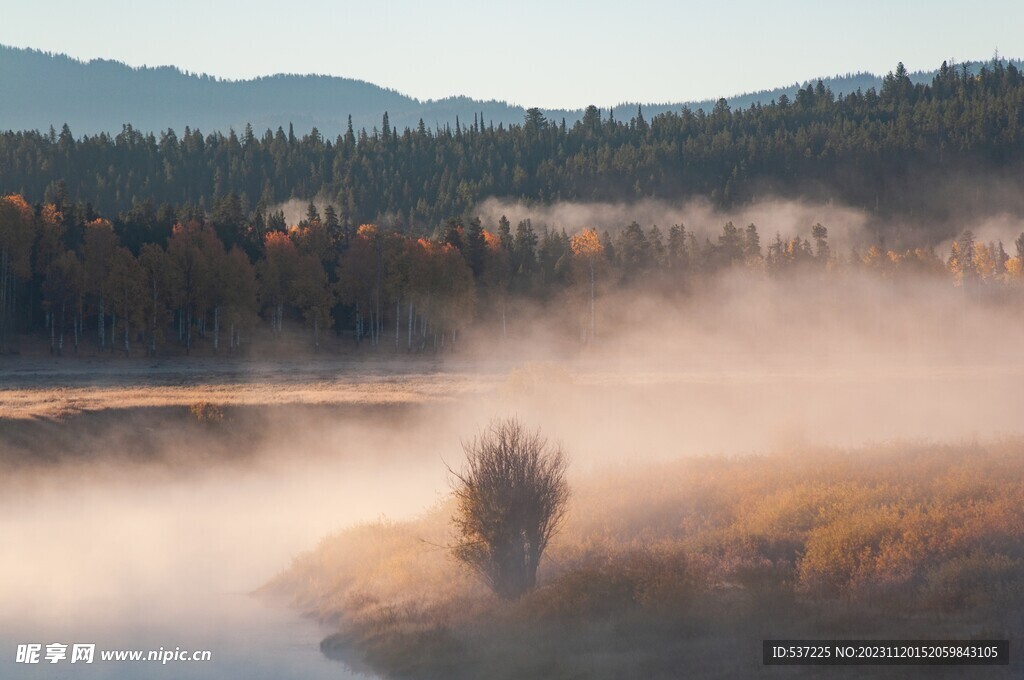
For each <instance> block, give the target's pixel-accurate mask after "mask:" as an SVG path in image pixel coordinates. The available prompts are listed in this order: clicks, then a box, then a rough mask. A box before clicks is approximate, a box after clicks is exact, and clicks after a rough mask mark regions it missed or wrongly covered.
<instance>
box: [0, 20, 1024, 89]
mask: <svg viewBox="0 0 1024 680" xmlns="http://www.w3.org/2000/svg"><path fill="white" fill-rule="evenodd" d="M4 5H5V6H4V7H3V20H2V21H0V43H2V44H6V45H13V46H16V47H33V48H36V49H42V50H46V51H51V52H59V53H64V54H68V55H71V56H73V57H77V58H80V59H91V58H106V59H116V60H118V61H123V62H126V63H128V64H130V65H132V66H141V65H149V66H158V65H174V66H178V67H180V68H182V69H185V70H188V71H192V72H199V73H209V74H212V75H216V76H220V77H223V78H232V79H242V78H251V77H254V76H260V75H269V74H273V73H323V74H329V75H337V76H345V77H349V78H358V79H361V80H366V81H369V82H372V83H376V84H378V85H382V86H384V87H389V88H393V89H395V90H398V91H400V92H402V93H405V94H409V95H412V96H414V97H417V98H420V99H431V98H440V97H445V96H449V95H466V96H470V97H473V98H476V99H498V100H504V101H508V102H511V103H515V104H521V105H525V106H539V107H542V108H579V107H582V106H586V105H588V104H597V105H599V106H609V105H613V104H618V103H621V102H645V103H659V102H680V101H693V100H703V99H710V98H717V97H721V96H729V95H733V94H740V93H743V92H749V91H753V90H761V89H768V88H772V87H776V86H779V85H786V84H791V83H793V82H796V81H804V80H807V79H810V78H814V77H818V76H829V75H836V74H845V73H849V72H856V71H872V72H875V73H885V72H887V71H889V70H891V69H893V68H894V67H895V65H896V63H897V62H899V61H903V62H904V63H905V64H906V65H907V67H908V68H909V69H910V70H911V71H914V70H930V69H933V68H937V67H938V65H939V64H941V63H942V61H943V60H950V59H955V60H957V61H965V60H973V59H987V58H990V57H991V56H992V55H993V54H994V53H995V51H996V50H998V51H999V53H1000V54H1001V55H1003V56H1006V57H1024V31H1021V30H1020V27H1021V26H1024V2H1021V1H1020V0H1015V1H1013V2H974V3H964V2H962V1H957V2H953V1H952V0H930V1H929V2H905V1H904V2H901V1H900V0H860V2H857V3H852V2H840V1H838V0H818V1H816V2H811V1H806V0H773V1H771V2H768V1H766V0H737V1H734V2H724V1H719V2H713V1H711V0H702V1H701V2H689V1H688V0H676V1H675V2H673V1H671V0H632V1H629V2H622V1H621V0H620V1H618V2H612V1H610V0H588V1H586V2H584V1H582V0H563V1H558V0H548V1H547V2H544V1H539V0H516V2H514V3H509V2H505V3H489V2H480V0H474V1H469V0H433V1H432V2H423V1H419V2H413V1H411V0H373V2H359V3H353V2H344V1H334V2H332V1H330V0H290V1H289V2H267V1H265V0H248V1H246V2H240V1H238V0H218V1H217V2H210V0H175V1H174V2H166V0H163V1H161V2H149V1H148V0H90V1H88V2H83V1H82V0H48V1H47V2H46V3H42V4H40V3H34V2H31V1H30V0H4Z"/></svg>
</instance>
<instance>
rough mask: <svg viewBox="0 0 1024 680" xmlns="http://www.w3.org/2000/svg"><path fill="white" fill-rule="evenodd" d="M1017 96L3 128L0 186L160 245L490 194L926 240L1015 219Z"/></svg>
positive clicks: (962, 80) (1007, 77)
mask: <svg viewBox="0 0 1024 680" xmlns="http://www.w3.org/2000/svg"><path fill="white" fill-rule="evenodd" d="M1022 101H1024V78H1022V75H1021V71H1020V70H1019V69H1018V68H1017V67H1016V66H1014V65H1013V64H1012V63H1011V64H1009V65H1004V64H1003V63H1002V62H994V63H993V64H991V65H990V66H989V67H986V68H983V69H981V70H980V72H979V74H978V75H972V74H971V73H970V72H969V70H968V69H966V68H959V67H953V66H948V65H943V67H942V68H941V69H940V70H939V72H938V73H937V75H936V76H935V78H934V79H933V80H932V81H931V82H930V83H929V84H916V85H915V84H914V83H913V82H912V81H911V79H910V77H909V75H908V74H907V72H906V70H905V69H903V68H902V66H901V67H899V68H897V69H896V71H895V72H893V73H890V74H889V75H888V76H887V77H886V78H885V79H884V82H883V84H882V87H881V89H880V90H879V91H877V92H876V91H875V90H874V89H868V90H867V91H862V92H854V93H852V94H849V95H846V96H842V97H837V96H835V95H834V94H833V93H832V92H830V91H829V89H828V88H826V87H825V86H824V85H823V84H821V83H818V84H816V85H813V86H808V87H806V88H804V89H801V90H800V91H798V92H797V94H796V96H795V97H794V98H792V99H790V98H788V97H785V96H783V97H780V98H779V100H778V101H776V102H774V103H771V104H768V105H765V106H760V105H755V106H752V107H751V108H748V109H743V110H732V109H731V108H730V107H729V105H728V103H727V102H725V100H722V101H720V102H719V103H718V105H716V106H715V107H714V109H713V110H711V111H709V112H703V111H696V112H695V111H692V110H689V109H683V110H682V111H680V112H668V113H663V114H660V115H656V116H653V117H648V116H647V115H646V114H644V112H643V111H642V110H638V111H636V112H635V114H634V115H633V116H632V117H631V118H630V119H629V120H622V119H619V118H612V117H611V116H609V115H607V114H604V113H602V111H601V110H599V109H597V108H594V107H591V108H589V109H587V111H586V112H585V113H584V115H583V118H582V119H581V120H580V121H578V122H577V123H575V124H572V125H569V124H567V123H564V122H563V121H559V120H551V119H549V118H548V117H546V116H545V115H544V114H543V113H542V112H541V111H539V110H537V109H530V110H529V111H528V112H527V113H526V116H525V120H524V121H523V123H522V124H516V125H510V126H504V125H501V124H499V125H496V126H495V125H492V124H490V123H486V124H485V123H482V122H481V118H480V117H479V116H477V117H475V118H474V119H473V120H470V121H464V122H461V121H460V123H459V124H457V125H455V126H450V127H447V126H446V127H445V128H443V129H441V130H433V129H431V128H430V127H429V126H425V125H420V126H417V127H416V128H412V129H409V128H406V129H404V130H399V129H398V128H397V127H396V126H393V125H392V124H391V122H390V119H389V117H388V115H387V114H385V115H384V116H382V120H381V123H380V126H379V127H377V128H375V129H374V130H373V131H371V132H366V131H365V130H358V131H357V130H356V129H355V128H350V129H349V130H348V131H347V132H346V133H345V134H343V135H339V136H337V137H336V138H326V137H325V136H324V135H322V134H320V133H319V132H318V131H317V130H316V129H313V130H312V131H309V132H307V133H305V134H302V135H301V136H300V135H298V134H296V133H295V132H294V131H293V130H291V129H289V130H285V129H281V128H279V129H277V130H276V131H271V130H267V131H265V132H263V133H259V132H257V131H255V130H254V129H252V128H251V127H247V128H245V129H244V130H242V131H241V132H240V133H239V134H235V133H234V132H230V133H229V134H227V135H224V134H220V133H215V134H210V135H205V136H204V135H203V133H202V132H200V131H199V130H193V129H190V128H185V129H184V130H183V131H182V132H181V134H180V136H179V134H178V133H177V132H175V131H171V130H167V131H165V132H163V133H161V134H160V135H159V136H157V135H152V134H144V133H142V132H140V131H139V130H136V129H133V128H131V127H130V126H126V127H125V128H124V130H123V131H122V132H121V133H120V134H117V135H114V136H108V135H105V134H103V135H97V136H85V137H80V138H76V137H75V136H74V135H73V134H72V132H71V131H70V130H69V129H68V128H64V129H63V130H62V131H60V132H57V131H53V130H51V131H49V132H48V133H36V132H27V133H25V132H7V133H4V134H2V135H0V191H3V192H8V193H10V192H17V193H21V194H23V195H24V196H26V197H27V198H28V199H29V200H31V201H43V200H45V201H48V202H52V201H57V202H61V203H62V204H63V203H67V202H72V203H75V202H84V203H88V204H90V205H91V206H92V207H93V208H95V209H97V210H99V211H101V212H102V213H104V214H105V215H109V216H111V217H112V218H114V217H116V216H118V215H119V214H124V217H121V218H120V219H122V221H125V222H131V221H133V220H134V221H136V222H137V221H139V220H141V221H142V222H144V223H145V224H143V227H144V228H154V225H156V224H158V223H159V224H161V225H162V226H161V227H160V228H161V229H163V231H164V234H165V235H166V231H167V229H168V228H169V226H170V222H171V221H173V218H171V217H169V216H170V215H172V214H173V215H176V216H178V217H180V216H181V214H182V210H183V208H186V209H188V210H189V214H195V213H196V212H198V213H199V214H212V215H213V216H214V220H215V221H218V220H219V221H227V222H230V223H232V224H243V223H245V224H251V225H253V226H254V227H255V228H256V229H257V231H260V230H262V229H263V228H264V225H265V223H266V220H267V219H268V211H269V209H270V208H271V207H272V206H274V205H276V204H278V203H279V202H281V201H284V200H287V199H289V198H293V197H296V198H299V199H302V200H308V199H311V198H313V197H318V198H320V199H322V200H326V201H327V202H331V203H333V204H334V206H335V207H336V210H337V213H338V218H339V221H340V222H341V224H343V225H346V226H349V227H355V226H358V225H359V224H362V223H367V222H379V223H387V224H388V225H394V226H395V227H396V228H398V229H400V230H402V231H404V232H406V233H414V234H426V233H433V231H434V230H435V229H436V228H437V226H438V225H439V224H441V223H442V222H443V221H444V220H445V219H447V218H449V217H452V216H465V215H469V214H470V213H472V211H473V209H474V206H476V205H477V203H478V202H479V201H481V200H482V199H484V198H487V197H491V196H497V197H508V198H513V199H523V200H526V201H539V202H550V201H557V200H579V201H588V200H602V201H627V202H628V201H633V200H636V199H641V198H645V197H654V198H660V199H666V200H672V201H678V200H683V199H687V198H691V197H695V196H708V197H710V198H711V199H712V201H713V202H714V203H716V204H717V205H720V206H728V205H735V204H738V203H744V202H747V201H749V200H751V199H752V198H754V197H758V196H765V195H782V196H802V197H805V196H810V197H812V198H815V199H821V200H834V201H837V202H841V203H846V204H849V205H852V206H855V207H859V208H864V209H866V210H870V211H872V213H873V214H876V215H880V216H897V217H899V218H901V219H909V220H913V221H916V222H918V223H920V224H922V225H923V226H924V228H925V231H926V232H927V231H928V230H931V232H932V234H931V235H932V237H933V238H935V239H938V238H945V237H948V236H949V235H950V234H949V233H948V231H949V230H948V227H946V226H945V225H944V224H942V223H941V222H940V220H942V219H943V218H945V217H947V216H948V215H949V213H950V210H951V209H953V208H956V207H959V208H960V209H963V210H972V209H977V210H985V209H988V210H991V209H992V208H993V206H992V205H991V202H992V197H991V194H990V193H987V192H986V191H983V189H985V188H991V187H999V186H1002V183H1006V182H1008V183H1009V184H1010V188H1011V191H1009V192H1005V191H1004V192H1002V194H1001V199H1002V200H1003V201H1004V202H1005V204H1006V205H1005V206H1004V205H1000V206H998V207H999V208H1000V209H1004V208H1005V209H1008V210H1010V211H1011V212H1017V211H1020V210H1021V209H1022V208H1024V204H1022V201H1021V198H1020V191H1019V178H1020V176H1021V171H1022V169H1024V166H1022V161H1024V156H1022V151H1024V132H1022V131H1024V106H1022ZM1014 187H1016V189H1014ZM161 205H165V208H164V210H163V215H164V218H162V219H160V218H158V217H157V213H158V212H159V206H161ZM977 210H976V211H977ZM129 213H131V214H132V215H134V217H131V216H129ZM218 216H219V217H218ZM907 245H912V244H907Z"/></svg>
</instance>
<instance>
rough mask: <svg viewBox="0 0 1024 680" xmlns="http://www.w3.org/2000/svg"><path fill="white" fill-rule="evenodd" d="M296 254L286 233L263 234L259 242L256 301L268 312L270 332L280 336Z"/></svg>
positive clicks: (295, 269) (294, 268)
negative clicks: (258, 296) (258, 300)
mask: <svg viewBox="0 0 1024 680" xmlns="http://www.w3.org/2000/svg"><path fill="white" fill-rule="evenodd" d="M299 262H300V260H299V253H298V250H296V248H295V243H294V242H293V241H292V240H291V239H290V238H289V237H288V234H286V233H284V232H280V231H270V232H267V235H266V237H265V238H264V241H263V259H262V260H261V261H260V262H259V264H258V265H257V266H256V272H257V275H258V277H259V291H260V301H261V303H262V305H263V306H264V308H266V309H267V310H268V311H269V313H270V326H271V329H272V330H273V331H274V332H276V333H280V332H281V330H282V326H283V322H284V306H285V304H286V303H287V302H288V301H289V300H288V296H289V292H290V290H291V289H292V287H293V285H294V281H295V278H296V276H297V275H298V272H299Z"/></svg>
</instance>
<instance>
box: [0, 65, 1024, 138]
mask: <svg viewBox="0 0 1024 680" xmlns="http://www.w3.org/2000/svg"><path fill="white" fill-rule="evenodd" d="M967 63H968V64H969V68H971V69H972V70H977V69H978V68H980V66H981V64H982V63H981V62H967ZM1014 63H1017V64H1020V62H1019V61H1015V62H1014ZM934 75H935V71H934V70H933V71H918V72H915V73H912V74H910V76H911V80H912V81H914V82H930V80H931V79H932V77H933V76H934ZM818 80H821V81H822V82H823V83H824V85H825V86H826V87H828V88H830V89H831V90H832V91H833V92H835V93H836V94H837V95H838V94H841V93H848V92H853V91H855V90H857V89H863V90H866V89H868V88H869V87H875V88H878V87H880V86H881V83H882V76H879V75H876V74H873V73H869V72H857V73H848V74H846V75H835V76H829V77H820V78H809V79H807V80H804V81H802V82H799V81H798V82H794V83H792V84H791V85H783V86H779V87H776V88H771V89H766V90H760V91H755V92H748V93H740V94H735V95H733V96H730V97H724V99H726V101H727V102H728V103H729V105H730V106H731V107H733V108H748V107H749V106H751V105H753V104H757V103H761V104H766V103H768V102H770V101H771V100H773V99H778V98H779V97H780V96H782V95H783V94H785V95H787V96H789V97H790V98H792V97H793V96H794V95H795V93H796V90H797V89H798V88H800V87H802V86H805V85H806V84H807V83H808V82H817V81H818ZM40 83H45V84H46V87H40ZM0 91H2V92H4V93H5V96H4V97H3V98H2V99H0V129H3V130H16V131H20V130H46V129H47V128H48V127H50V126H52V127H54V128H55V129H60V128H61V127H62V126H63V125H64V124H67V125H68V126H69V127H70V129H71V130H72V132H73V133H75V134H76V135H80V134H97V133H100V132H106V133H111V134H112V133H117V132H119V131H120V130H121V128H122V126H123V125H125V124H131V125H132V126H133V127H134V128H135V129H137V130H141V131H145V132H162V131H165V130H167V129H173V130H176V131H178V132H180V131H182V130H183V129H184V128H185V127H186V126H189V127H192V128H194V129H195V128H197V129H200V130H202V131H203V132H207V133H209V132H214V131H220V132H225V133H226V132H227V131H228V130H229V129H235V130H242V129H244V127H245V125H246V124H251V125H252V127H253V129H254V130H255V131H256V133H257V134H260V133H261V132H262V131H263V130H267V129H270V130H274V129H276V128H278V127H287V126H289V125H292V126H294V128H295V129H297V130H299V131H301V132H307V131H309V130H311V129H312V128H314V127H315V128H317V130H318V131H319V132H320V133H321V134H323V135H325V136H327V137H334V136H336V135H338V134H342V133H343V132H344V131H345V129H346V128H347V126H348V120H349V116H351V120H352V125H353V127H354V128H355V129H356V130H359V129H367V130H369V129H372V128H374V127H377V126H380V125H381V124H382V118H383V114H384V113H385V112H387V114H388V118H389V121H390V124H391V125H392V126H394V127H397V128H398V129H399V130H402V129H404V128H406V127H408V128H415V127H417V126H418V125H419V122H420V120H422V121H423V122H424V124H425V125H426V126H427V127H429V128H443V127H445V126H446V125H447V126H452V127H454V126H455V125H456V123H457V121H458V123H459V124H461V125H468V124H470V122H471V121H474V119H476V120H479V119H480V118H481V117H482V120H483V122H484V123H485V124H494V125H499V124H503V125H509V124H512V123H520V122H522V120H523V116H524V114H525V112H526V107H524V106H520V105H518V104H512V103H509V102H507V101H499V100H476V99H473V98H471V97H468V96H465V95H452V96H449V97H444V98H441V99H426V100H421V99H417V98H415V97H411V96H409V95H406V94H403V93H401V92H398V91H397V90H395V89H393V88H387V87H384V86H380V85H377V84H375V83H370V82H368V81H365V80H359V79H356V78H347V77H342V76H331V75H324V74H296V73H278V74H272V75H267V76H259V77H256V78H251V79H243V80H232V79H226V78H220V77H217V76H213V75H209V74H200V73H192V72H189V71H186V70H183V69H180V68H178V67H176V66H129V65H127V64H125V63H123V62H120V61H116V60H112V59H91V60H88V61H85V60H80V59H76V58H74V57H70V56H68V55H65V54H58V53H51V52H44V51H41V50H35V49H31V48H17V47H10V46H6V45H0ZM716 101H717V99H707V100H695V101H682V102H662V103H641V102H621V103H619V104H616V105H615V106H613V107H610V108H611V109H612V111H613V113H614V115H615V116H616V117H617V118H624V119H629V118H631V117H632V116H634V115H635V114H636V111H637V108H638V107H640V108H642V110H643V112H644V115H645V116H648V117H650V116H653V115H657V114H658V113H662V112H664V111H668V110H674V111H678V110H680V109H682V108H684V107H686V108H689V109H691V110H697V109H701V108H703V109H705V110H710V109H711V108H712V107H713V106H714V105H715V103H716ZM69 102H74V106H69V105H68V103H69ZM608 108H609V107H604V108H603V110H608ZM542 110H543V111H544V113H545V115H546V116H547V117H548V118H550V119H552V120H554V121H561V120H562V119H565V121H566V123H567V124H570V125H571V124H573V123H574V122H576V121H577V120H580V119H581V118H582V117H583V113H584V109H582V108H581V109H557V108H555V109H542Z"/></svg>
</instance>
